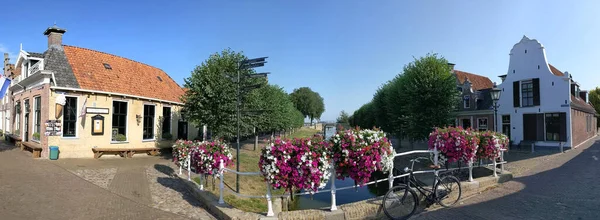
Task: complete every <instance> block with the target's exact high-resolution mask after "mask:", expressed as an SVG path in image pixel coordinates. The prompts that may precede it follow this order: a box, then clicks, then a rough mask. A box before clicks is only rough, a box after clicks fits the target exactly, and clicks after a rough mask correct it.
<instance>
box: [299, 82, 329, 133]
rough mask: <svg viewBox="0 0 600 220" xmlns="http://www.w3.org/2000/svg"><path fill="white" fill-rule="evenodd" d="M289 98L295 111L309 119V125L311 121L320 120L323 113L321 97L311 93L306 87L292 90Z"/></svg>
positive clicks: (323, 107)
mask: <svg viewBox="0 0 600 220" xmlns="http://www.w3.org/2000/svg"><path fill="white" fill-rule="evenodd" d="M290 96H291V99H292V102H293V103H294V106H295V107H296V109H298V110H299V111H300V112H301V113H302V115H304V117H309V118H310V123H311V124H312V122H313V119H315V118H320V117H321V114H323V112H325V104H324V102H323V97H321V95H319V93H316V92H313V91H312V90H311V89H310V88H308V87H300V88H297V89H294V91H293V92H292V94H290Z"/></svg>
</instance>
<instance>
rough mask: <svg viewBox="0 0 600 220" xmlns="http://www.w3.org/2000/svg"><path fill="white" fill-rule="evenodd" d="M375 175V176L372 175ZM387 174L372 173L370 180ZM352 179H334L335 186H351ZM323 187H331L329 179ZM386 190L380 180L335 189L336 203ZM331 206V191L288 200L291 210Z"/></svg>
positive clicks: (380, 193)
mask: <svg viewBox="0 0 600 220" xmlns="http://www.w3.org/2000/svg"><path fill="white" fill-rule="evenodd" d="M335 132H336V129H335V128H332V127H330V128H328V129H327V130H326V132H325V137H326V138H329V137H331V136H332V135H333V134H335ZM374 176H377V177H374ZM386 177H387V176H385V175H383V174H382V173H374V174H373V175H372V180H375V179H383V178H386ZM353 185H354V180H353V179H351V178H346V179H345V180H339V179H336V180H335V186H336V188H341V187H347V186H353ZM323 189H331V180H329V183H327V186H325V188H323ZM387 190H388V183H387V182H385V181H384V182H382V183H378V184H373V185H369V186H363V187H357V188H356V189H346V190H338V191H336V203H337V205H342V204H347V203H353V202H358V201H362V200H365V199H370V198H374V197H376V196H382V195H384V194H385V193H386V192H387ZM330 206H331V192H323V193H318V194H314V195H312V198H311V196H310V195H303V196H297V197H295V198H294V201H292V202H290V209H292V210H302V209H317V208H325V207H330Z"/></svg>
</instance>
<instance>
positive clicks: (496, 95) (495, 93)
mask: <svg viewBox="0 0 600 220" xmlns="http://www.w3.org/2000/svg"><path fill="white" fill-rule="evenodd" d="M501 92H502V90H501V89H499V88H498V87H497V86H496V83H494V88H492V92H491V93H492V100H493V101H494V131H496V132H497V131H498V124H499V123H498V100H500V93H501Z"/></svg>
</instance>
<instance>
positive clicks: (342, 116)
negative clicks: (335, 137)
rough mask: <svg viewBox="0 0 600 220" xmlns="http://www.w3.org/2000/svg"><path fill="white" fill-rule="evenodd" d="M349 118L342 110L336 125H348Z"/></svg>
mask: <svg viewBox="0 0 600 220" xmlns="http://www.w3.org/2000/svg"><path fill="white" fill-rule="evenodd" d="M349 118H350V115H348V113H346V111H344V110H342V112H340V116H339V117H338V118H337V123H340V124H348V123H349V122H350V120H349Z"/></svg>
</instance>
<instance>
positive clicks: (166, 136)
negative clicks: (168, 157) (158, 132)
mask: <svg viewBox="0 0 600 220" xmlns="http://www.w3.org/2000/svg"><path fill="white" fill-rule="evenodd" d="M162 139H163V140H173V135H172V134H171V133H164V134H162Z"/></svg>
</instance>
